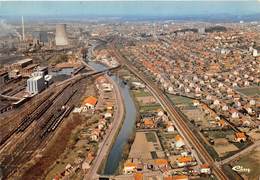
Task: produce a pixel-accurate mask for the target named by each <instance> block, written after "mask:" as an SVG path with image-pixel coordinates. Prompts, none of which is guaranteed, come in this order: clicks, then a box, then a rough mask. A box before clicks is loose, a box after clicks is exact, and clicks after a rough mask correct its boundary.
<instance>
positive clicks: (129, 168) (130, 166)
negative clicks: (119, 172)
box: [123, 161, 137, 174]
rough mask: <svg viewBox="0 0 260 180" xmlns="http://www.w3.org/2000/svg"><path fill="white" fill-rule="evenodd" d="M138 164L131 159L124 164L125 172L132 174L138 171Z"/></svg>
mask: <svg viewBox="0 0 260 180" xmlns="http://www.w3.org/2000/svg"><path fill="white" fill-rule="evenodd" d="M136 169H137V164H136V163H133V162H131V161H126V162H125V164H124V168H123V172H124V174H132V173H134V172H135V171H136Z"/></svg>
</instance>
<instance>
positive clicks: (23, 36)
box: [22, 16, 25, 41]
mask: <svg viewBox="0 0 260 180" xmlns="http://www.w3.org/2000/svg"><path fill="white" fill-rule="evenodd" d="M22 34H23V35H22V38H23V41H24V40H25V35H24V20H23V16H22Z"/></svg>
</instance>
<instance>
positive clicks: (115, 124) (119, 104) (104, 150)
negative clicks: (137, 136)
mask: <svg viewBox="0 0 260 180" xmlns="http://www.w3.org/2000/svg"><path fill="white" fill-rule="evenodd" d="M106 77H107V78H108V80H109V81H110V82H111V83H112V84H113V89H114V92H115V95H116V112H115V114H114V120H113V121H112V124H111V125H110V126H109V129H107V132H106V135H105V137H104V139H103V141H102V142H101V143H100V144H99V149H98V152H97V156H96V158H95V160H94V161H93V163H92V165H91V168H90V170H89V172H88V173H87V175H86V176H85V177H84V179H85V180H90V179H98V177H99V175H98V174H97V171H98V169H99V167H100V166H101V164H102V162H103V161H104V158H105V157H107V155H108V153H109V151H110V148H111V146H112V145H113V142H114V139H115V137H116V135H117V133H118V131H119V130H120V127H121V124H122V123H123V120H124V102H123V97H122V95H121V93H120V90H119V87H118V85H117V84H116V83H115V82H114V81H113V80H112V79H111V78H110V77H109V76H106Z"/></svg>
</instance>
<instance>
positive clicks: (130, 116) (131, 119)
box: [88, 61, 136, 175]
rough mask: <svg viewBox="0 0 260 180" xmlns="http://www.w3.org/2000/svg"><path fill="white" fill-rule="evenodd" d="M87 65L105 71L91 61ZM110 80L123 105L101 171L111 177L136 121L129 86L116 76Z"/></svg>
mask: <svg viewBox="0 0 260 180" xmlns="http://www.w3.org/2000/svg"><path fill="white" fill-rule="evenodd" d="M88 64H89V65H90V66H91V67H93V68H94V69H95V70H97V71H100V70H104V69H106V67H105V66H104V65H102V64H98V63H95V62H93V61H92V62H88ZM111 78H112V80H113V81H114V82H115V83H116V84H117V85H118V87H119V89H120V91H121V94H122V97H123V100H124V105H125V116H124V118H125V119H124V121H123V124H122V127H121V129H120V131H119V134H118V136H117V138H116V140H115V142H114V144H113V146H112V149H111V150H110V153H109V155H108V158H107V161H106V163H105V166H104V170H103V174H105V175H113V174H115V172H116V170H117V169H118V166H119V163H120V161H121V160H122V154H123V147H124V145H125V144H126V143H127V141H128V138H129V137H131V136H132V134H133V133H134V132H133V131H134V127H135V120H136V107H135V104H134V100H133V99H132V96H131V94H130V89H129V86H128V85H125V84H124V83H123V81H122V79H120V78H119V77H118V76H111Z"/></svg>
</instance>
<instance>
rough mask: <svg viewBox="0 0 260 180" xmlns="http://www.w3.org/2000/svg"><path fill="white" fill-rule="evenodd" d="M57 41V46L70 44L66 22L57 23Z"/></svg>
mask: <svg viewBox="0 0 260 180" xmlns="http://www.w3.org/2000/svg"><path fill="white" fill-rule="evenodd" d="M55 43H56V46H67V45H69V41H68V37H67V34H66V24H57V25H56V35H55Z"/></svg>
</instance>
